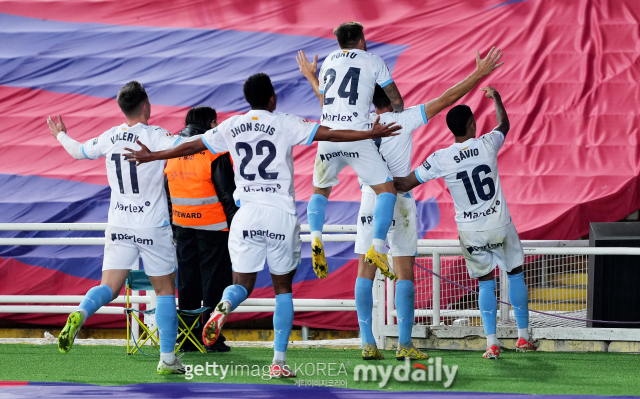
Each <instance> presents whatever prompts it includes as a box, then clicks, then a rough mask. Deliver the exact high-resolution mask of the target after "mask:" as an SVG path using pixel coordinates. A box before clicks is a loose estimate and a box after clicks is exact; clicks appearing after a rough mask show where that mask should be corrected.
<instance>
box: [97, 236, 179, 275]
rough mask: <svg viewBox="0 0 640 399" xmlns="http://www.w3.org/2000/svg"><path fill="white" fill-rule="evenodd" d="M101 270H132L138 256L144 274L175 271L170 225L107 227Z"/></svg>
mask: <svg viewBox="0 0 640 399" xmlns="http://www.w3.org/2000/svg"><path fill="white" fill-rule="evenodd" d="M105 238H106V239H107V243H106V244H105V246H104V261H103V263H102V270H112V269H129V270H131V269H132V266H133V265H134V264H135V263H134V262H137V260H138V256H139V257H141V258H142V264H143V266H144V271H145V273H146V274H147V276H166V275H167V274H171V273H173V272H175V271H176V270H178V259H177V257H176V248H175V246H174V245H173V232H172V231H171V226H162V227H151V228H146V229H129V228H124V227H116V226H107V229H106V230H105Z"/></svg>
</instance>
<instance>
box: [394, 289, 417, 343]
mask: <svg viewBox="0 0 640 399" xmlns="http://www.w3.org/2000/svg"><path fill="white" fill-rule="evenodd" d="M415 299H416V287H415V286H414V285H413V283H412V282H411V281H409V280H400V281H397V282H396V310H397V311H398V332H399V334H398V342H399V343H400V344H402V345H403V346H410V345H411V344H412V341H411V330H412V329H413V322H414V308H415Z"/></svg>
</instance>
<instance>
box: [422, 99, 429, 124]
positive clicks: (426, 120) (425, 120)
mask: <svg viewBox="0 0 640 399" xmlns="http://www.w3.org/2000/svg"><path fill="white" fill-rule="evenodd" d="M420 111H421V112H422V121H423V122H424V124H425V125H426V124H427V123H428V122H429V120H428V119H427V113H426V112H425V110H424V104H420Z"/></svg>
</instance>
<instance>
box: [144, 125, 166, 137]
mask: <svg viewBox="0 0 640 399" xmlns="http://www.w3.org/2000/svg"><path fill="white" fill-rule="evenodd" d="M144 130H145V131H146V132H147V133H149V134H152V135H158V136H160V135H161V136H167V137H171V136H173V135H172V134H171V132H169V131H168V130H166V129H163V128H161V127H160V126H154V125H148V126H146V127H145V128H144Z"/></svg>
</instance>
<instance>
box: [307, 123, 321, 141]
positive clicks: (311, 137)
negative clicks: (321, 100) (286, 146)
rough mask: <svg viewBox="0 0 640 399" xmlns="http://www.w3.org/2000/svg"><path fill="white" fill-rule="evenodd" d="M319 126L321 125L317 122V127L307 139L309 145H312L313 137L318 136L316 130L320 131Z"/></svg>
mask: <svg viewBox="0 0 640 399" xmlns="http://www.w3.org/2000/svg"><path fill="white" fill-rule="evenodd" d="M319 127H320V125H319V124H317V123H316V127H314V128H313V131H312V132H311V134H310V135H309V140H307V145H311V143H313V138H314V137H316V132H317V131H318V128H319Z"/></svg>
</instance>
